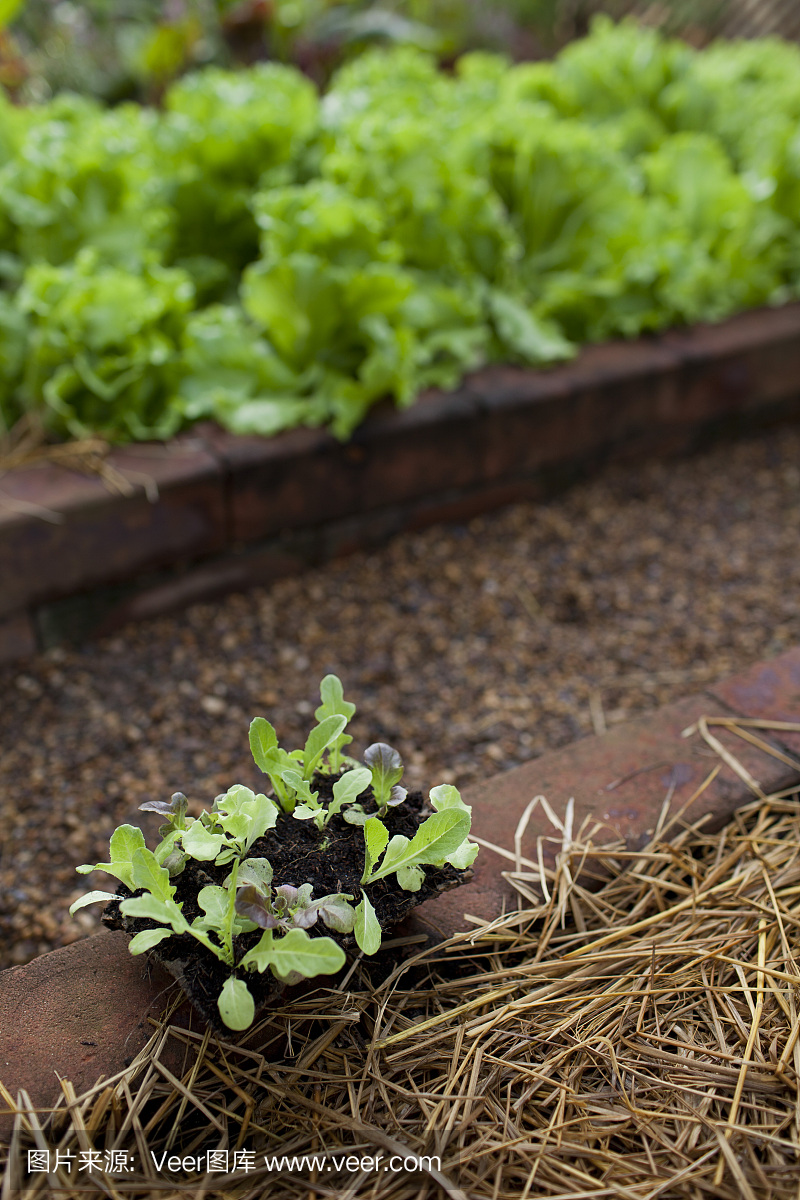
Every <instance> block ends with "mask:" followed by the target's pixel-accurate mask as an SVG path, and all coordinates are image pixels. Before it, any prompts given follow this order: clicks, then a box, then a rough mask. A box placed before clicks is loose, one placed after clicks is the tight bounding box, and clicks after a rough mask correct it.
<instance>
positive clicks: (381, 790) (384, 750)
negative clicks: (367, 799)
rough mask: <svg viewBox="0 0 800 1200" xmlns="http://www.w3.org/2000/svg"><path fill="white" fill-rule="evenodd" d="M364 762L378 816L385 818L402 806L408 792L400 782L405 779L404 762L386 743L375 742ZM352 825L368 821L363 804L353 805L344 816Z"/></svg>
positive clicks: (366, 754)
mask: <svg viewBox="0 0 800 1200" xmlns="http://www.w3.org/2000/svg"><path fill="white" fill-rule="evenodd" d="M364 762H365V763H366V764H367V767H368V769H369V776H370V783H371V785H372V795H373V798H374V800H375V804H376V805H377V808H378V816H379V817H385V816H386V813H387V812H388V810H389V809H390V808H395V807H396V806H397V805H398V804H402V803H403V801H404V800H405V798H406V796H407V795H408V792H407V791H406V789H405V788H404V787H400V786H399V783H398V781H399V780H400V779H402V777H403V761H402V759H401V758H400V755H399V754H398V752H397V751H396V750H395V749H394V748H393V747H392V746H387V744H386V742H374V743H373V744H372V745H371V746H367V749H366V750H365V751H364ZM344 819H345V821H347V822H348V823H349V824H350V825H363V824H364V823H365V822H366V820H367V819H368V817H367V813H365V812H364V808H363V806H362V805H361V804H352V805H350V807H349V808H348V810H347V811H346V812H345V814H344Z"/></svg>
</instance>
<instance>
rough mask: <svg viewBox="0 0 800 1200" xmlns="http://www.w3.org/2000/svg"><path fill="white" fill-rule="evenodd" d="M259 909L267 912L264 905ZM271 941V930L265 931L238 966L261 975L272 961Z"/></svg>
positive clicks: (245, 900)
mask: <svg viewBox="0 0 800 1200" xmlns="http://www.w3.org/2000/svg"><path fill="white" fill-rule="evenodd" d="M245 893H246V889H245ZM244 902H245V903H247V902H248V899H247V895H245V899H244ZM259 907H260V909H261V910H262V911H263V912H264V913H266V911H267V908H266V904H264V903H260V905H259ZM273 940H274V939H273V936H272V929H271V928H270V929H266V930H265V931H264V933H262V935H261V937H260V938H259V940H258V941H257V942H256V944H255V946H252V947H251V948H250V949H249V950H248V951H247V954H245V956H244V958H243V959H242V960H241V962H240V963H239V966H241V967H255V969H256V970H257V971H261V972H262V973H263V972H264V971H266V969H267V967H268V966H269V964H270V962H271V961H272V943H273Z"/></svg>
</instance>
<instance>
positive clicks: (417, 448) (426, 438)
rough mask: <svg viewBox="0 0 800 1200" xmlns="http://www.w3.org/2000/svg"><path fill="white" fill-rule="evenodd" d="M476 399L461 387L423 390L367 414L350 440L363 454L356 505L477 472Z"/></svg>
mask: <svg viewBox="0 0 800 1200" xmlns="http://www.w3.org/2000/svg"><path fill="white" fill-rule="evenodd" d="M477 418H478V405H477V402H476V401H475V400H474V399H473V398H472V397H471V396H470V395H469V393H467V392H465V391H460V392H457V393H449V394H446V395H445V394H442V393H441V392H427V393H425V394H423V395H422V396H420V397H419V398H418V400H417V401H416V402H415V403H414V404H413V405H412V407H411V408H407V409H404V410H402V411H398V410H396V409H394V410H384V411H383V412H382V413H377V414H374V415H372V416H370V417H369V418H368V419H367V421H366V422H365V423H364V424H363V425H362V426H361V428H360V429H358V430H357V431H356V433H355V435H354V437H353V441H352V443H351V444H350V445H351V446H352V448H353V449H354V450H355V451H356V452H357V451H361V452H362V454H363V457H362V459H361V462H360V467H359V496H358V511H359V512H362V513H366V512H370V511H371V510H373V509H376V508H382V507H385V506H389V505H394V504H406V503H409V502H414V501H417V500H420V499H421V498H427V497H432V496H441V495H443V494H445V493H447V492H449V491H451V490H453V489H460V488H467V487H472V486H474V484H475V482H476V480H477V479H478V478H479V477H480V462H481V446H480V437H481V433H480V424H479V421H478V419H477Z"/></svg>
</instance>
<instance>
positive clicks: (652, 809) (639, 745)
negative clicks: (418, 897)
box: [412, 695, 800, 936]
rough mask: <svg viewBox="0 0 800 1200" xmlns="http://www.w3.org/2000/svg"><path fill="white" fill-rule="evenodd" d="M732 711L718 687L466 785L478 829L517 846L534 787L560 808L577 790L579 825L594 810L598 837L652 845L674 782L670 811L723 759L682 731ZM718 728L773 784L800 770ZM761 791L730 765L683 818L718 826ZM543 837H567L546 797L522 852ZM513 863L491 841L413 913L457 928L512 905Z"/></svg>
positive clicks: (547, 847)
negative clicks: (456, 881) (449, 886)
mask: <svg viewBox="0 0 800 1200" xmlns="http://www.w3.org/2000/svg"><path fill="white" fill-rule="evenodd" d="M795 711H797V710H795ZM730 712H731V710H730V709H729V708H728V707H727V706H726V704H720V703H719V702H716V701H715V700H714V699H713V698H712V697H710V696H705V695H700V696H695V697H692V698H690V699H687V700H682V701H679V702H678V703H676V704H671V705H669V706H668V707H666V708H662V709H659V710H658V711H657V712H655V713H648V714H646V715H644V716H642V717H639V718H637V719H635V720H633V721H629V722H627V723H625V724H624V725H620V726H618V727H617V728H615V729H613V730H611V731H610V732H608V733H606V734H603V735H602V736H601V737H587V738H583V739H581V740H580V741H578V742H575V743H573V744H572V745H571V746H567V747H565V748H564V749H563V750H556V751H553V752H551V753H548V754H544V755H542V757H541V758H537V759H534V760H533V761H531V762H529V763H525V764H524V765H523V766H521V767H517V768H515V769H514V770H512V771H507V772H505V773H503V774H501V775H496V776H494V777H492V778H491V779H489V780H487V782H486V783H483V784H477V785H473V786H471V787H469V788H467V789H466V790H465V793H464V798H465V800H466V802H467V803H469V804H472V805H473V806H474V808H473V832H474V833H475V834H476V836H478V837H481V838H484V839H485V840H486V841H489V842H492V843H493V844H494V845H496V846H499V847H501V848H502V849H505V850H507V851H509V852H511V853H512V854H513V851H514V834H515V831H516V829H517V826H518V823H519V820H520V818H521V816H522V814H523V813H524V811H525V808H526V806H527V805H528V803H529V801H530V800H532V799H533V797H534V796H537V795H544V796H545V797H546V798H547V800H548V801H549V803H550V805H551V807H552V808H553V809H554V811H555V812H556V813H557V814H558V815H559V816H563V814H564V812H565V808H566V804H567V801H568V800H569V799H570V798H574V800H575V823H574V830H575V832H577V831H578V830H579V829H580V828H581V825H582V823H583V822H584V820H586V819H589V820H590V822H591V823H594V822H597V823H598V824H599V825H600V827H601V828H600V829H599V830H598V832H597V833H596V834H595V835H594V841H595V842H596V843H599V842H602V841H606V842H608V841H613V840H615V839H617V838H620V837H621V838H624V839H625V841H626V842H627V843H628V844H629V845H630V846H632V847H638V846H640V845H643V844H644V842H645V841H646V838H647V835H648V832H651V831H652V830H653V829H654V828H655V825H656V822H657V820H658V817H659V813H660V812H661V808H662V805H663V803H664V799H665V796H666V795H667V792H668V791H669V789H670V788H671V787H674V791H673V795H672V800H671V803H670V810H669V811H670V813H671V814H675V813H677V812H679V811H680V809H681V808H682V807H683V805H684V804H685V803H686V802H687V801H688V800H689V799H691V797H692V796H693V794H694V793H695V792H696V791H697V790H698V789H699V788H700V787H701V785H702V783H703V782H704V780H705V779H706V778H707V776H708V774H709V773H710V771H711V770H712V768H713V767H714V766H715V765H716V764H717V762H718V761H719V759H718V756H717V754H716V753H715V752H714V751H713V750H711V749H710V748H709V747H708V746H707V745H706V743H705V742H704V741H703V740H702V739H701V738H700V737H699V736H698V735H695V736H693V737H691V738H689V739H685V738H682V737H681V733H682V731H683V730H684V729H686V728H688V727H690V726H692V725H694V724H695V722H696V721H697V720H698V719H699V718H700V717H702V716H707V717H708V716H729V715H730ZM712 732H713V734H714V735H715V736H717V737H718V738H719V740H720V741H721V742H722V743H723V744H724V745H725V746H726V747H727V748H728V749H729V750H730V751H731V752H732V753H733V754H734V755H735V756H736V757H737V758H738V759H739V761H740V762H741V763H742V764H743V766H745V767H746V769H747V770H748V771H749V772H750V773H751V775H753V776H754V777H755V778H756V779H757V781H758V782H759V783H760V784H761V786H762V788H763V789H764V790H765V791H766V792H769V791H772V790H779V789H780V788H783V787H787V786H789V784H791V783H793V782H795V781H796V780H800V771H795V770H793V769H792V768H790V767H787V766H785V765H784V764H782V763H780V762H779V761H778V760H777V759H775V758H772V757H771V756H769V755H767V754H764V753H762V752H761V751H760V750H757V749H755V748H754V747H752V746H748V745H747V744H746V743H744V742H742V741H741V740H740V739H739V738H737V737H735V735H730V734H728V733H726V732H724V731H720V729H719V728H718V727H714V728H713V730H712ZM753 798H754V796H753V793H752V792H751V791H749V790H748V788H747V786H746V785H745V784H744V783H743V782H742V780H741V779H740V777H739V776H738V775H737V774H736V773H735V772H734V771H733V770H732V769H731V768H730V767H728V766H724V767H723V768H722V770H721V771H720V773H719V775H718V776H717V778H716V779H715V780H714V781H713V783H712V784H711V785H710V787H708V788H707V789H706V790H705V791H704V792H703V793H702V795H701V796H700V797H699V799H697V800H696V801H695V802H694V803H693V804H692V806H691V807H690V808H689V809H688V810H687V812H686V813H685V817H684V819H685V820H687V821H696V820H698V819H699V818H700V817H702V816H704V815H705V814H707V813H708V814H710V820H708V821H707V822H706V823H704V826H703V827H704V829H707V830H713V829H718V828H720V827H721V826H722V825H723V824H724V823H725V822H726V821H727V820H728V819H729V818H730V816H731V814H732V813H733V812H734V811H735V810H736V809H737V808H740V807H741V806H742V805H743V804H746V803H748V802H749V801H750V800H752V799H753ZM538 837H542V838H546V839H552V838H553V837H556V838H557V837H558V834H557V833H556V832H555V831H554V830H553V829H552V827H551V826H550V824H549V822H548V821H547V818H546V817H545V814H544V812H543V810H542V809H541V807H540V808H538V809H537V810H536V811H535V812H534V813H533V815H532V817H531V819H530V821H529V824H528V826H527V829H526V832H525V835H524V838H523V843H522V853H523V856H524V857H526V858H528V859H531V860H532V861H536V844H537V838H538ZM543 849H544V859H545V862H546V863H548V865H551V866H552V864H553V861H554V858H555V854H556V853H557V852H558V849H560V847H559V846H558V845H557V843H556V842H554V841H545V842H544V843H543ZM512 868H513V863H512V862H511V861H509V860H508V859H506V858H503V857H502V856H501V855H499V854H497V853H495V852H493V851H492V850H489V849H488V848H486V847H484V848H483V849H482V850H481V852H480V854H479V855H478V858H477V860H476V864H475V873H474V876H473V879H472V880H471V881H470V883H468V884H466V885H465V886H464V887H461V888H457V889H455V890H454V891H452V892H447V893H445V894H444V895H443V896H441V897H440V898H438V899H436V900H435V901H428V902H427V903H426V904H424V905H422V906H421V907H420V909H419V910H418V912H417V913H416V914H415V915H414V917H413V918H412V921H413V922H414V923H415V927H416V928H423V929H428V930H429V931H431V932H434V933H438V934H439V935H440V936H441V935H442V934H447V935H449V934H451V933H454V932H455V931H456V930H458V929H461V928H464V921H463V916H464V914H465V913H469V914H471V915H473V916H476V917H481V918H484V919H487V920H490V919H492V918H494V917H496V916H498V915H499V914H500V913H501V911H503V908H504V907H505V908H506V909H509V908H512V907H513V906H514V903H515V893H514V891H513V888H512V887H511V885H510V884H508V883H507V882H506V881H504V880H503V878H502V876H501V874H500V873H501V871H508V870H510V869H512Z"/></svg>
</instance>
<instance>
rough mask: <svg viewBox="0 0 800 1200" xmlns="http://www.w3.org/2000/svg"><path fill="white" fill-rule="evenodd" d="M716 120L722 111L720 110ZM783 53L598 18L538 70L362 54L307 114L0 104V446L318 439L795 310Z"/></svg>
mask: <svg viewBox="0 0 800 1200" xmlns="http://www.w3.org/2000/svg"><path fill="white" fill-rule="evenodd" d="M733 96H735V97H736V103H735V104H734V103H731V97H733ZM799 120H800V50H798V48H797V47H796V46H793V45H789V44H784V43H781V42H779V41H777V40H774V39H763V40H760V41H752V42H742V43H736V42H733V43H717V44H714V45H712V46H710V47H708V48H707V49H705V50H702V51H696V50H694V49H692V48H691V47H689V46H687V45H685V44H683V43H680V42H677V41H671V40H668V39H665V38H663V37H662V36H661V35H659V34H658V33H656V32H655V31H653V30H646V29H641V28H639V27H637V26H635V25H633V24H631V23H624V22H623V23H622V24H619V25H614V24H612V23H611V22H610V21H609V20H607V19H598V21H597V22H596V23H595V24H594V26H593V29H592V33H591V35H590V36H589V37H587V38H585V39H583V40H581V41H578V42H574V43H572V44H571V45H569V46H568V47H567V48H566V49H565V50H563V51H562V53H561V54H560V55H559V56H558V57H557V58H556V59H555V60H553V61H552V62H547V63H533V64H531V63H526V64H520V65H517V66H512V65H510V64H509V63H507V62H506V61H505V60H503V59H502V58H500V57H497V56H492V55H488V54H484V53H478V54H470V55H465V56H464V57H463V58H462V59H461V60H460V61H459V62H458V63H457V64H456V70H455V72H454V73H453V74H447V75H446V74H444V73H442V72H440V71H439V70H438V69H437V67H436V64H435V62H434V60H433V58H432V57H431V56H429V55H426V54H425V53H423V52H422V51H420V50H416V49H413V48H411V47H408V46H405V47H396V48H395V49H394V50H391V51H388V52H381V51H370V52H368V53H366V54H363V55H362V56H360V57H358V58H356V59H354V60H353V61H352V62H350V63H349V64H347V65H346V66H345V67H343V68H342V69H341V70H340V71H339V73H338V74H337V75H336V77H335V78H334V80H333V83H332V85H331V87H330V88H329V89H328V91H327V93H326V94H325V95H324V96H322V97H320V96H319V95H318V94H317V92H316V91H315V89H314V87H313V85H312V84H311V83H310V82H309V81H308V80H307V79H305V78H304V77H303V76H302V75H301V74H300V73H299V72H297V71H295V70H294V69H292V68H289V67H285V66H281V65H278V64H274V63H272V64H263V65H259V66H257V67H254V68H252V69H249V70H242V71H238V72H231V71H225V70H221V69H219V68H216V67H215V68H208V69H206V70H203V71H199V72H196V73H195V74H193V75H191V76H189V77H187V78H185V79H182V80H180V81H178V82H177V83H176V84H174V85H173V86H172V87H171V88H170V89H168V91H167V93H166V96H165V98H164V105H163V109H162V110H161V111H155V110H150V109H147V108H142V107H138V106H136V105H132V104H123V105H119V106H117V107H115V108H113V109H104V108H102V107H101V106H100V105H99V104H97V103H96V102H94V101H92V100H90V99H87V98H84V97H78V96H74V95H69V94H62V95H59V96H56V97H55V98H54V99H52V100H50V101H49V102H47V103H46V104H42V105H39V106H33V107H30V108H19V107H17V106H14V105H12V104H11V103H10V102H9V101H7V100H5V99H4V98H3V97H2V95H0V433H2V432H3V431H4V430H7V429H8V428H10V426H11V425H12V424H13V423H14V421H15V420H17V419H18V418H19V417H20V416H21V415H22V414H23V413H25V412H29V411H33V412H35V413H38V414H39V415H40V416H41V418H42V420H43V421H44V423H45V424H46V426H47V427H48V429H49V430H50V431H51V432H52V433H53V434H54V435H56V436H82V435H84V434H85V433H87V432H89V431H97V432H100V433H102V434H103V435H104V436H106V437H107V438H109V439H111V440H114V441H125V440H130V439H140V438H162V437H168V436H170V435H171V434H172V433H174V432H175V431H176V430H177V429H178V428H180V427H181V426H183V425H186V424H189V423H191V422H192V421H196V420H199V419H201V418H208V417H211V418H214V419H216V420H217V421H219V422H220V423H221V424H223V425H224V426H225V427H226V428H228V429H230V430H232V431H233V432H237V433H251V432H256V433H261V434H265V435H269V434H273V433H275V432H277V431H279V430H281V429H285V428H288V427H291V426H295V425H303V424H305V425H312V426H314V425H327V426H329V427H330V428H332V429H333V431H334V432H335V433H336V434H337V435H338V436H340V437H346V436H348V435H349V433H350V432H351V431H352V430H353V429H354V428H355V426H356V425H357V424H358V423H359V422H360V421H361V420H362V418H363V417H364V415H365V414H366V413H367V412H368V410H369V408H370V407H371V406H372V405H373V404H374V403H375V402H376V401H377V400H378V399H380V398H382V397H385V396H389V397H391V398H393V399H394V401H395V402H396V403H397V404H399V405H406V404H410V403H411V402H412V401H413V399H414V397H415V396H416V395H417V394H418V393H419V391H420V390H421V389H423V388H425V387H428V386H439V387H444V388H448V387H453V386H455V385H456V383H457V382H458V380H459V379H460V378H461V377H462V375H463V374H464V372H465V371H468V370H470V369H472V368H474V367H477V366H479V365H481V364H483V363H486V362H489V361H496V360H505V361H517V362H521V363H532V364H536V363H549V362H554V361H557V360H559V359H561V358H564V357H567V356H569V355H570V354H571V353H573V352H574V348H575V346H576V345H578V344H580V343H582V342H585V341H596V340H600V339H605V338H609V337H614V336H619V335H622V336H626V337H633V336H636V335H638V334H640V333H641V332H643V331H648V330H658V329H662V328H664V327H666V326H669V325H674V324H676V323H681V322H694V321H697V320H719V319H722V318H723V317H725V316H727V315H728V314H730V313H733V312H735V311H737V310H740V309H742V308H746V307H751V306H754V305H760V304H776V303H780V302H783V301H785V300H787V299H790V298H792V297H794V296H796V295H797V294H798V285H799V284H800V217H799V216H798V214H800V156H799V155H798V150H797V134H796V130H797V127H798V121H799Z"/></svg>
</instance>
